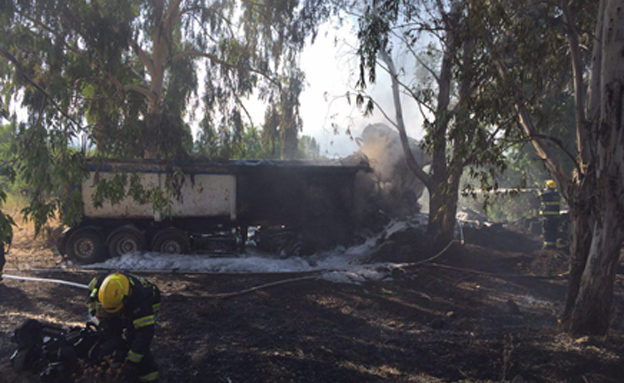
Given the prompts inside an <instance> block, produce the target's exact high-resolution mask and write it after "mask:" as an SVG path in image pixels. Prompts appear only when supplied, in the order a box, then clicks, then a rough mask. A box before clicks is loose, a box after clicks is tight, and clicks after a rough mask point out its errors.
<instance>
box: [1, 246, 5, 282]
mask: <svg viewBox="0 0 624 383" xmlns="http://www.w3.org/2000/svg"><path fill="white" fill-rule="evenodd" d="M5 262H6V258H5V257H4V244H3V243H0V282H2V269H3V268H4V264H5Z"/></svg>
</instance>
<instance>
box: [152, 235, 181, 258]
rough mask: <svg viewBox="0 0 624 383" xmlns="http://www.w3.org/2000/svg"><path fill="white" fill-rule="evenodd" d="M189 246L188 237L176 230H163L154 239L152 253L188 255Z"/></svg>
mask: <svg viewBox="0 0 624 383" xmlns="http://www.w3.org/2000/svg"><path fill="white" fill-rule="evenodd" d="M190 248H191V245H190V243H189V238H188V236H187V235H186V234H185V233H184V232H182V231H180V230H176V229H165V230H162V231H160V232H158V234H156V236H155V237H154V240H153V241H152V251H155V252H157V253H163V254H188V252H189V250H190Z"/></svg>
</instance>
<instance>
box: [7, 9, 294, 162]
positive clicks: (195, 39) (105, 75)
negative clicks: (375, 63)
mask: <svg viewBox="0 0 624 383" xmlns="http://www.w3.org/2000/svg"><path fill="white" fill-rule="evenodd" d="M296 6H297V2H296V1H270V0H268V1H243V0H241V1H234V0H228V1H222V0H212V1H210V0H185V1H182V0H156V1H145V0H130V1H128V0H123V1H122V0H112V1H97V0H96V1H85V0H69V1H65V0H64V1H54V0H52V1H49V0H45V1H43V0H16V1H12V2H11V1H4V2H3V4H2V8H1V9H0V11H1V12H2V14H1V15H2V20H3V25H2V27H1V28H2V29H3V30H2V32H3V37H2V41H1V43H0V49H1V50H0V54H1V55H2V56H3V57H4V58H5V60H7V61H8V62H9V65H8V66H6V64H5V65H4V70H3V71H2V73H3V92H4V94H5V95H9V94H14V93H16V92H19V91H23V92H24V97H23V100H22V105H23V106H24V107H26V108H29V111H30V112H31V114H33V115H34V114H36V112H37V111H38V108H39V107H40V104H41V103H47V104H50V105H52V106H55V107H56V109H57V110H56V111H52V109H53V108H50V107H48V108H47V109H49V110H50V112H48V113H46V119H47V120H48V121H45V122H44V123H45V124H47V125H48V126H53V124H54V123H55V122H57V121H59V120H60V119H61V118H62V117H65V121H62V123H63V124H64V125H65V124H67V123H68V122H70V123H76V124H79V125H80V124H83V123H85V122H86V123H87V124H88V129H87V133H88V134H90V137H91V138H92V139H93V141H94V143H95V145H96V146H97V148H98V150H99V151H101V152H103V153H105V154H116V155H121V154H123V155H126V156H145V157H162V156H180V155H182V154H184V153H185V152H187V151H188V148H189V147H190V145H191V136H190V130H189V127H188V125H187V124H186V123H185V122H184V119H183V117H184V115H185V113H187V112H190V113H191V116H193V115H194V114H197V115H199V117H200V119H201V126H202V127H203V128H205V129H217V130H219V129H220V130H223V129H227V128H228V127H230V126H231V125H234V123H235V120H236V118H237V117H236V116H237V115H242V114H245V112H246V109H245V107H244V104H243V102H242V99H244V98H246V97H248V96H250V95H252V93H253V92H254V91H255V92H257V93H256V94H258V95H260V97H261V98H262V99H263V100H265V101H267V102H268V103H271V104H273V103H279V102H280V101H281V100H282V99H284V98H287V97H289V93H288V91H287V90H285V91H282V89H281V83H282V81H283V80H287V81H290V80H291V79H292V78H293V77H296V76H295V75H291V73H294V72H293V71H292V65H293V62H294V58H293V57H294V51H295V50H296V48H298V47H300V46H301V43H302V41H301V39H300V37H299V36H295V35H293V34H291V33H289V31H288V29H287V28H286V27H287V20H289V19H290V17H291V16H292V15H293V13H294V12H295V7H296ZM200 67H203V68H202V72H201V73H202V74H203V78H202V76H201V75H200V74H199V73H200V72H199V70H200ZM11 75H12V76H11ZM200 80H201V81H203V84H201V86H200V84H199V81H200ZM36 91H41V94H37V93H36ZM200 101H203V105H202V103H201V102H200ZM201 107H203V108H205V109H204V110H200V111H199V112H196V111H195V109H198V108H201ZM189 110H190V111H189ZM284 112H286V110H284ZM62 115H65V116H62ZM68 117H71V119H69V121H68ZM72 129H76V127H74V128H72ZM295 135H296V134H295ZM295 147H296V144H295Z"/></svg>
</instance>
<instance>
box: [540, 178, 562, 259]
mask: <svg viewBox="0 0 624 383" xmlns="http://www.w3.org/2000/svg"><path fill="white" fill-rule="evenodd" d="M560 200H561V197H560V196H559V193H558V192H557V183H556V182H555V181H553V180H548V181H546V188H545V189H544V190H543V191H542V192H540V203H541V204H540V215H541V216H542V220H543V231H544V249H554V248H555V247H557V226H558V225H559V202H560Z"/></svg>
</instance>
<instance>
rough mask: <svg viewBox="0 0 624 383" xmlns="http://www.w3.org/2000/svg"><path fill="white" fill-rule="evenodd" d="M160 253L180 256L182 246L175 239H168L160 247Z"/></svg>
mask: <svg viewBox="0 0 624 383" xmlns="http://www.w3.org/2000/svg"><path fill="white" fill-rule="evenodd" d="M160 250H161V253H167V254H180V253H182V244H180V242H178V241H176V240H175V239H168V240H166V241H164V242H163V244H162V245H161V246H160Z"/></svg>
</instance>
